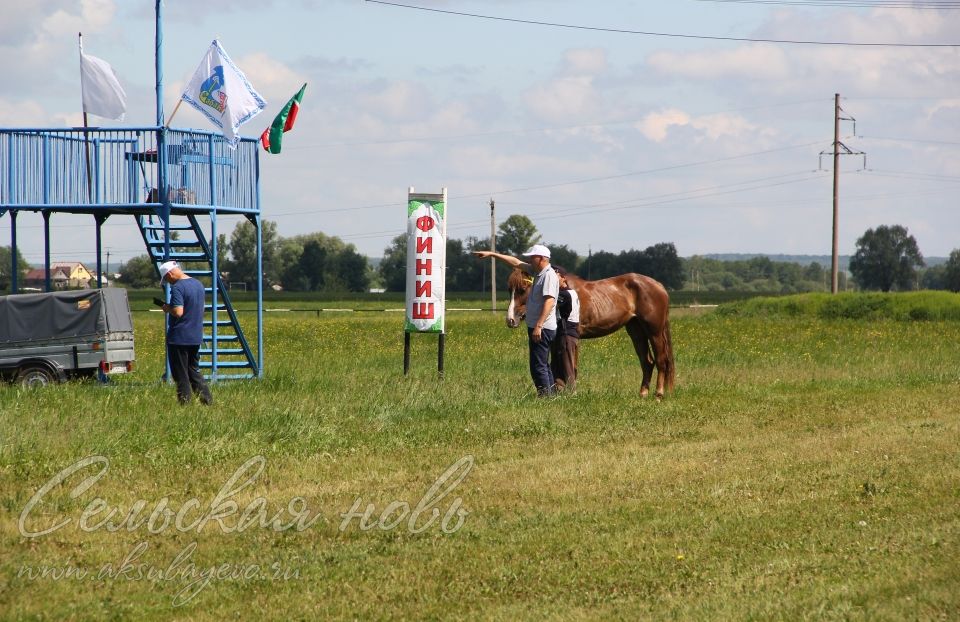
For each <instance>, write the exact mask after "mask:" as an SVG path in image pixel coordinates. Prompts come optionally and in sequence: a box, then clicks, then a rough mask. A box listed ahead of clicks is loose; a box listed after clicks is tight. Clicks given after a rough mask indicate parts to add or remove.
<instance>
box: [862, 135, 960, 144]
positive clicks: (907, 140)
mask: <svg viewBox="0 0 960 622" xmlns="http://www.w3.org/2000/svg"><path fill="white" fill-rule="evenodd" d="M857 138H860V139H866V140H889V141H891V142H895V143H923V144H928V145H960V142H952V141H949V140H920V139H918V138H892V137H888V136H857Z"/></svg>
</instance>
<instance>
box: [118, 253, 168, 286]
mask: <svg viewBox="0 0 960 622" xmlns="http://www.w3.org/2000/svg"><path fill="white" fill-rule="evenodd" d="M119 272H120V278H119V279H117V280H118V281H120V282H121V283H123V284H124V285H126V286H127V287H132V288H138V289H139V288H151V287H152V288H158V287H160V281H159V276H158V275H157V268H156V266H154V263H153V260H152V259H150V257H149V256H148V255H137V256H136V257H133V258H131V259H130V260H129V261H127V263H125V264H123V265H122V266H120V268H119Z"/></svg>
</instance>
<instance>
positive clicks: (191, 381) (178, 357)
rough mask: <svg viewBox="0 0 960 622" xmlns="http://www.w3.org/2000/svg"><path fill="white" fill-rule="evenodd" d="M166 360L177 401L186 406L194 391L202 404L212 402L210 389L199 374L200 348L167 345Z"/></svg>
mask: <svg viewBox="0 0 960 622" xmlns="http://www.w3.org/2000/svg"><path fill="white" fill-rule="evenodd" d="M167 359H168V360H169V361H170V375H171V376H173V381H174V382H175V383H176V384H177V399H178V400H180V403H181V404H186V403H188V402H189V401H190V398H191V397H193V392H194V391H195V392H196V393H197V395H199V396H200V401H201V402H203V403H204V404H210V403H212V402H213V397H212V396H211V395H210V387H208V386H207V381H206V380H204V379H203V374H201V373H200V346H178V345H174V344H172V343H168V344H167Z"/></svg>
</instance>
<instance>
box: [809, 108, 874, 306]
mask: <svg viewBox="0 0 960 622" xmlns="http://www.w3.org/2000/svg"><path fill="white" fill-rule="evenodd" d="M841 112H843V108H841V107H840V93H834V95H833V151H832V154H833V240H832V245H831V246H832V253H831V259H830V275H831V281H830V293H831V294H836V293H837V291H838V290H839V284H840V237H839V236H840V233H839V230H840V193H839V186H840V156H841V155H862V156H863V168H867V154H866V153H864V152H863V151H853V150H851V149H850V148H849V147H847V146H846V145H844V144H843V143H842V142H840V121H852V122H853V135H854V136H856V135H857V120H856V119H854V118H853V117H842V116H840V113H841ZM829 153H831V152H826V151H821V152H820V158H821V164H822V161H823V156H824V155H827V154H829ZM821 168H822V166H821Z"/></svg>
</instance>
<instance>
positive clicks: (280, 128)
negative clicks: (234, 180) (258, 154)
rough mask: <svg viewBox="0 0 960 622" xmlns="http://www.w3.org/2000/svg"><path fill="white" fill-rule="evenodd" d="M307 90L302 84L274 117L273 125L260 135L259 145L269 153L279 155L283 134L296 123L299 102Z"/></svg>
mask: <svg viewBox="0 0 960 622" xmlns="http://www.w3.org/2000/svg"><path fill="white" fill-rule="evenodd" d="M306 89H307V85H306V84H304V85H303V86H301V87H300V90H299V91H297V94H296V95H294V96H293V97H291V98H290V101H288V102H287V105H286V106H284V107H283V110H281V111H280V114H278V115H277V116H276V118H275V119H274V120H273V123H272V124H271V125H270V127H268V128H267V129H265V130H263V134H261V135H260V144H262V145H263V148H264V149H265V150H266V151H269V152H270V153H280V143H281V142H282V140H283V133H284V132H289V131H290V130H292V129H293V124H294V123H296V122H297V114H299V113H300V102H301V101H302V100H303V92H304V91H305V90H306Z"/></svg>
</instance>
